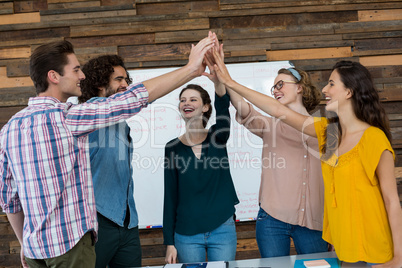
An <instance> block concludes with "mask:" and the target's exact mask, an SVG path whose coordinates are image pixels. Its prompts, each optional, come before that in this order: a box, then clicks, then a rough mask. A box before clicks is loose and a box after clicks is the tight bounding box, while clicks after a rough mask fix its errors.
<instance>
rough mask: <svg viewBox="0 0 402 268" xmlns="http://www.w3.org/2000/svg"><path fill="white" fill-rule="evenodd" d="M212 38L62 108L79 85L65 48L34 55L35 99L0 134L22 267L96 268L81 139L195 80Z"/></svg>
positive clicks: (0, 193)
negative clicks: (163, 69)
mask: <svg viewBox="0 0 402 268" xmlns="http://www.w3.org/2000/svg"><path fill="white" fill-rule="evenodd" d="M215 38H216V37H215V36H211V35H209V37H207V38H204V39H203V40H201V41H200V42H199V43H198V44H197V45H196V46H193V47H192V49H191V52H190V56H189V62H188V64H187V65H185V66H184V67H182V68H179V69H177V70H175V71H173V72H171V73H168V74H165V75H162V76H159V77H156V78H153V79H150V80H147V81H144V82H143V83H139V84H136V85H133V86H131V87H129V88H128V89H127V90H126V91H125V92H124V93H120V94H116V95H112V96H111V97H109V98H107V99H106V100H101V101H95V102H91V103H84V104H80V105H72V104H71V103H66V100H67V99H68V98H69V97H71V96H80V95H81V90H80V81H82V80H83V79H85V75H84V74H83V72H82V71H81V69H80V64H79V62H78V60H77V57H76V56H75V54H74V50H73V47H72V45H71V44H70V43H69V42H67V41H60V42H53V43H49V44H45V45H42V46H40V47H38V48H37V49H36V50H35V51H34V52H33V54H32V55H31V59H30V75H31V78H32V80H33V81H34V85H35V88H36V91H37V97H34V98H30V99H29V103H28V107H27V108H25V109H23V110H22V111H20V112H18V113H17V114H16V115H14V116H13V117H12V118H11V119H10V121H9V122H8V123H7V124H6V125H5V126H4V127H3V128H2V129H1V131H0V205H1V207H2V209H3V211H4V212H5V213H6V214H7V217H8V219H9V221H10V224H11V226H12V227H13V229H14V232H15V233H16V236H17V238H18V240H19V242H20V244H21V246H22V250H21V261H22V263H23V265H24V266H27V263H28V264H29V265H30V266H32V267H49V266H60V265H61V264H62V263H63V267H93V266H94V265H95V251H94V246H93V245H94V241H95V240H96V233H97V220H96V207H95V201H94V193H93V186H92V177H91V169H90V161H89V144H88V141H87V134H89V133H90V132H92V131H94V130H96V129H99V128H102V127H106V126H110V125H113V124H117V123H119V122H122V121H123V120H125V119H127V118H129V117H131V116H133V115H135V114H136V113H138V112H139V111H140V110H141V109H142V108H143V107H146V106H147V104H148V103H149V102H151V101H153V100H155V99H157V98H159V97H161V96H163V95H165V94H167V93H169V92H170V91H172V90H173V89H175V88H178V87H180V86H181V85H183V84H185V83H187V82H188V81H190V80H192V79H193V78H195V77H197V76H199V75H201V74H202V73H203V72H204V70H205V65H204V64H203V58H204V55H205V52H206V51H207V50H208V49H210V48H211V47H212V46H213V42H214V39H215ZM24 256H25V258H24ZM66 263H67V264H68V265H67V266H66Z"/></svg>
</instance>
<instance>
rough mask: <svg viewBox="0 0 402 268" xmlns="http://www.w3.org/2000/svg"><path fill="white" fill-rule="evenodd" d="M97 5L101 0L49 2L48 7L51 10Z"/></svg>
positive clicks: (99, 4)
mask: <svg viewBox="0 0 402 268" xmlns="http://www.w3.org/2000/svg"><path fill="white" fill-rule="evenodd" d="M99 6H101V2H100V1H99V0H97V1H85V2H73V3H57V4H49V5H48V9H49V10H53V9H70V8H84V7H99Z"/></svg>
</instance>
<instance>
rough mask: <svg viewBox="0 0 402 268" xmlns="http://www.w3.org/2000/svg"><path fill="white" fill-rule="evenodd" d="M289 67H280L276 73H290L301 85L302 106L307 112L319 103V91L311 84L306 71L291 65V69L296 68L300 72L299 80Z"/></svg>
mask: <svg viewBox="0 0 402 268" xmlns="http://www.w3.org/2000/svg"><path fill="white" fill-rule="evenodd" d="M289 69H290V68H289ZM289 69H285V68H282V69H280V70H279V71H278V74H287V75H291V76H292V77H293V78H294V79H295V82H297V84H298V85H300V86H301V87H302V101H303V106H304V107H306V109H307V111H308V112H311V111H313V110H314V109H315V107H317V105H318V104H319V103H320V99H321V91H320V90H319V89H317V88H316V87H315V86H314V85H313V83H312V82H311V79H310V76H309V75H308V73H306V72H305V71H303V70H300V69H297V68H294V67H292V68H291V69H294V70H296V71H297V72H298V73H299V74H300V76H301V79H300V80H299V79H298V78H297V77H296V76H294V74H293V73H292V72H291V71H289Z"/></svg>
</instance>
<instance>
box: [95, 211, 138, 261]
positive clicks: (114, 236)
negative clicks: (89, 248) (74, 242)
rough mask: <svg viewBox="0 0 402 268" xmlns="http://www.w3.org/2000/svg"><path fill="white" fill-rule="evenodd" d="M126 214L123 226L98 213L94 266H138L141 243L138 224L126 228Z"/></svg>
mask: <svg viewBox="0 0 402 268" xmlns="http://www.w3.org/2000/svg"><path fill="white" fill-rule="evenodd" d="M128 219H129V217H128V214H127V216H126V221H125V222H124V227H121V226H119V225H117V224H116V223H114V222H112V221H110V220H109V219H107V218H106V217H104V216H102V215H101V214H99V213H98V224H99V232H98V242H96V244H95V251H96V266H95V267H96V268H105V267H106V265H108V266H109V267H110V268H122V267H140V266H141V244H140V236H139V233H138V226H137V227H135V228H132V229H128V222H129V220H128Z"/></svg>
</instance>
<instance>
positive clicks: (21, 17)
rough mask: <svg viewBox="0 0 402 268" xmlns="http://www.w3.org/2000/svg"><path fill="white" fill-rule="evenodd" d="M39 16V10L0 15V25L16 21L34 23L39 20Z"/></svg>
mask: <svg viewBox="0 0 402 268" xmlns="http://www.w3.org/2000/svg"><path fill="white" fill-rule="evenodd" d="M40 20H41V18H40V15H39V12H32V13H24V14H12V15H0V25H4V24H18V23H35V22H40Z"/></svg>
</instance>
